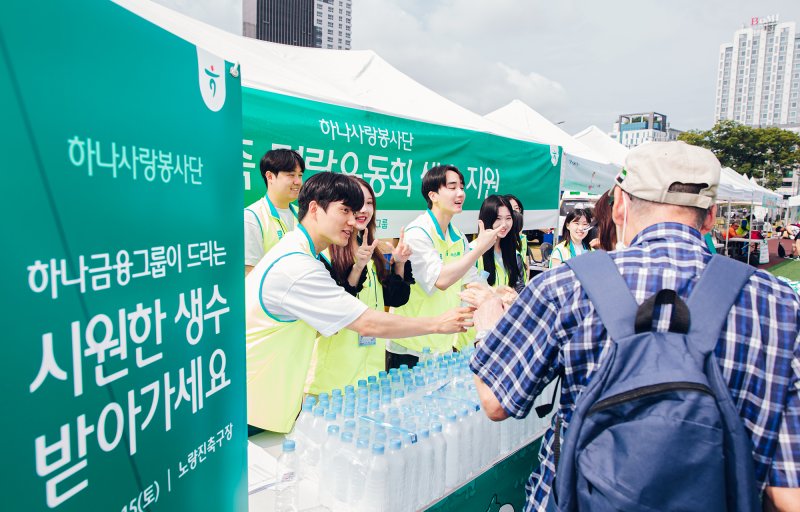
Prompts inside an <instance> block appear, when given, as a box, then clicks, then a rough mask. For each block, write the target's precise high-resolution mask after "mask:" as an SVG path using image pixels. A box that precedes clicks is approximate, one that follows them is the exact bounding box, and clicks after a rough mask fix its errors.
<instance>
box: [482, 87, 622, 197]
mask: <svg viewBox="0 0 800 512" xmlns="http://www.w3.org/2000/svg"><path fill="white" fill-rule="evenodd" d="M484 117H485V118H486V119H489V120H491V121H494V122H496V123H498V124H500V125H503V126H506V127H508V128H511V129H513V130H515V131H516V132H519V133H520V134H521V135H523V136H526V137H528V138H531V139H533V140H536V141H539V142H542V143H545V144H556V145H558V146H561V147H563V148H564V150H563V151H564V152H563V157H562V160H561V189H562V190H572V191H578V192H591V193H595V194H600V193H603V192H604V191H606V190H608V189H609V188H611V186H612V185H613V184H614V177H615V176H616V175H617V173H618V172H619V167H617V166H615V165H613V164H611V162H609V161H608V159H606V158H605V157H604V156H603V155H601V154H599V153H598V152H596V151H594V150H593V149H591V148H589V147H588V146H586V145H585V144H583V143H582V142H580V141H578V140H576V139H574V138H573V137H572V136H571V135H570V134H568V133H567V132H565V131H564V130H562V129H561V128H559V127H558V126H557V125H555V124H553V123H552V122H550V121H548V120H547V119H546V118H545V117H544V116H543V115H541V114H540V113H539V112H537V111H536V110H534V109H533V108H531V107H529V106H528V105H526V104H525V103H523V102H522V101H520V100H513V101H512V102H511V103H509V104H508V105H506V106H504V107H501V108H499V109H497V110H495V111H494V112H490V113H489V114H486V116H484Z"/></svg>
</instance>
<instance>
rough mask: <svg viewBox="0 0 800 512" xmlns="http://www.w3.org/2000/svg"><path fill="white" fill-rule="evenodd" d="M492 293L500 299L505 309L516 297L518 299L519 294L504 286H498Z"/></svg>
mask: <svg viewBox="0 0 800 512" xmlns="http://www.w3.org/2000/svg"><path fill="white" fill-rule="evenodd" d="M494 293H495V294H496V295H497V296H498V297H500V300H502V301H503V306H505V307H508V306H510V305H511V304H513V303H514V301H515V300H517V297H519V294H518V293H517V291H516V290H515V289H513V288H511V287H510V286H506V285H503V286H498V287H497V289H496V290H495V291H494Z"/></svg>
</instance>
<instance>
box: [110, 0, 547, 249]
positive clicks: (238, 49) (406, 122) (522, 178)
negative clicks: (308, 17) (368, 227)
mask: <svg viewBox="0 0 800 512" xmlns="http://www.w3.org/2000/svg"><path fill="white" fill-rule="evenodd" d="M115 1H116V2H117V3H118V4H120V5H122V6H123V7H125V8H126V9H128V10H130V11H132V12H134V13H136V14H137V15H139V16H141V17H143V18H145V19H147V20H149V21H151V22H153V23H155V24H157V25H159V26H161V27H163V28H165V29H167V30H169V31H170V32H173V33H174V34H176V35H178V36H180V37H182V38H184V39H186V40H187V41H189V42H192V43H194V44H196V45H198V46H201V47H203V48H205V49H206V50H208V51H210V52H212V53H214V54H216V55H219V56H221V57H223V58H225V59H226V60H228V61H232V62H237V63H239V64H240V69H241V79H242V85H243V93H242V94H243V108H242V110H243V139H244V140H243V163H242V165H243V175H244V179H245V189H246V190H245V201H246V202H252V201H254V200H256V199H258V197H260V196H261V194H263V185H260V184H259V182H260V181H261V178H260V175H259V173H258V172H257V169H256V164H257V161H258V156H260V155H261V154H262V153H263V152H264V150H265V149H269V148H270V147H273V148H274V147H292V148H293V149H296V150H298V151H300V152H301V153H303V156H304V157H305V158H306V164H307V170H310V171H311V172H312V173H313V172H318V171H323V170H328V171H330V170H336V171H341V172H347V173H349V174H355V175H358V176H361V177H363V178H365V179H366V180H367V181H368V182H369V183H370V184H371V185H372V186H373V188H374V189H375V192H376V195H377V196H378V199H379V203H380V211H379V213H381V214H384V215H385V218H383V219H378V221H379V222H378V229H379V233H380V235H381V236H397V234H398V232H399V227H400V226H402V225H404V224H405V223H407V222H408V221H410V220H411V219H412V218H413V217H414V216H416V215H417V214H418V212H419V210H422V209H424V202H423V200H422V196H421V195H420V193H419V188H420V183H421V177H422V175H423V174H424V172H425V171H426V170H427V169H428V168H429V167H432V166H433V165H437V164H438V163H453V164H455V165H457V166H458V167H459V168H460V169H461V170H462V172H463V173H464V177H465V181H466V182H467V183H466V187H467V201H466V203H465V214H463V215H459V216H457V217H456V219H455V221H456V225H457V226H458V227H459V228H461V229H462V230H465V231H467V232H473V231H475V225H476V222H475V221H476V219H477V210H478V207H479V206H480V201H482V199H483V198H484V197H485V196H486V195H488V194H489V193H493V192H495V193H509V192H513V193H515V194H517V195H519V196H520V198H521V199H522V201H523V202H524V203H525V224H526V225H528V226H535V225H539V226H541V225H555V222H556V219H557V215H558V211H557V208H558V182H559V179H560V149H559V148H558V147H557V146H543V145H541V144H539V143H536V141H534V140H532V139H530V138H529V137H527V136H525V135H524V134H520V133H518V132H515V131H513V130H511V129H509V128H506V127H504V126H501V125H498V124H496V123H493V122H492V121H490V120H488V119H484V118H483V117H482V116H479V115H477V114H475V113H473V112H471V111H469V110H467V109H465V108H463V107H461V106H459V105H457V104H455V103H453V102H452V101H450V100H447V99H445V98H443V97H442V96H440V95H438V94H437V93H435V92H433V91H432V90H430V89H428V88H427V87H424V86H422V85H421V84H419V83H417V82H416V81H414V80H413V79H411V78H410V77H408V76H407V75H405V74H403V73H401V72H400V71H398V70H397V69H395V68H393V67H392V66H391V65H390V64H388V63H387V62H386V61H384V60H383V59H382V58H381V57H380V56H379V55H377V54H376V53H375V52H372V51H368V50H367V51H353V50H350V51H337V50H322V49H318V48H301V47H295V46H287V45H280V44H274V43H268V42H264V41H259V40H255V39H249V38H244V37H241V36H237V35H234V34H230V33H228V32H225V31H223V30H220V29H218V28H215V27H212V26H209V25H207V24H205V23H202V22H199V21H197V20H195V19H192V18H189V17H187V16H184V15H182V14H179V13H176V12H174V11H172V10H170V9H167V8H165V7H163V6H160V5H158V4H155V3H153V2H150V1H146V0H115ZM367 131H368V132H369V134H367ZM382 134H385V136H382ZM356 135H357V136H358V138H357V139H356ZM368 138H369V144H367V142H366V141H367V139H368ZM401 139H402V140H401ZM356 141H357V142H356ZM376 141H379V142H380V144H379V145H378V144H376ZM379 146H380V147H379ZM248 180H249V181H248ZM520 183H525V185H526V186H524V187H519V188H513V187H514V186H515V185H519V184H520ZM412 189H413V191H414V192H415V193H414V194H413V195H412V194H411V192H412Z"/></svg>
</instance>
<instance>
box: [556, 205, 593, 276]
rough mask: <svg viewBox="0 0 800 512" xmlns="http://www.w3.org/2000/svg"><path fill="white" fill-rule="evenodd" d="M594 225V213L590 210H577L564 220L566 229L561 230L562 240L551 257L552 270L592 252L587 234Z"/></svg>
mask: <svg viewBox="0 0 800 512" xmlns="http://www.w3.org/2000/svg"><path fill="white" fill-rule="evenodd" d="M591 223H592V212H591V210H589V209H583V208H576V209H574V210H572V211H571V212H569V214H567V218H566V219H564V228H563V229H562V230H561V239H562V240H563V242H561V243H559V244H558V245H556V246H555V247H554V248H553V254H552V255H550V268H556V267H558V266H560V265H561V264H562V263H564V262H565V261H567V260H568V259H570V258H574V257H575V256H580V255H581V254H583V253H584V252H587V251H590V250H592V249H591V248H590V247H589V243H588V242H587V241H586V234H587V232H588V231H589V228H590V227H591Z"/></svg>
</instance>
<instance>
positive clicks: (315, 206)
mask: <svg viewBox="0 0 800 512" xmlns="http://www.w3.org/2000/svg"><path fill="white" fill-rule="evenodd" d="M317 211H319V203H317V202H316V201H310V202H309V203H308V214H309V215H311V216H313V218H314V220H317Z"/></svg>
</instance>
